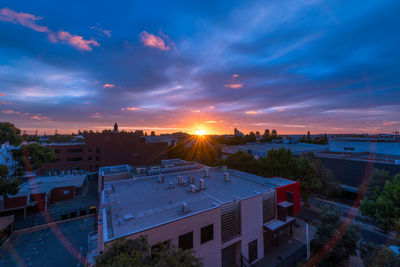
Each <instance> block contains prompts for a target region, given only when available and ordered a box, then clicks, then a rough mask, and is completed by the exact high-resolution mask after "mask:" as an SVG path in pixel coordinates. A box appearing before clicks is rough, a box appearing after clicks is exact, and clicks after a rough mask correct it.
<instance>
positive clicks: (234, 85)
mask: <svg viewBox="0 0 400 267" xmlns="http://www.w3.org/2000/svg"><path fill="white" fill-rule="evenodd" d="M225 87H227V88H231V89H239V88H242V87H243V84H242V83H231V84H225Z"/></svg>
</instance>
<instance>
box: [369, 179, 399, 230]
mask: <svg viewBox="0 0 400 267" xmlns="http://www.w3.org/2000/svg"><path fill="white" fill-rule="evenodd" d="M361 212H362V214H363V215H364V216H367V217H369V218H370V219H371V221H372V222H373V223H374V224H375V225H376V226H378V227H379V228H380V229H382V230H383V231H384V232H385V233H386V232H388V231H390V230H392V229H395V230H397V234H400V232H398V230H399V220H400V174H397V175H396V176H395V177H394V179H393V181H391V180H387V181H386V183H385V187H384V188H383V190H379V189H377V187H376V190H375V191H374V192H373V193H372V194H371V195H370V196H369V197H368V198H365V199H363V201H362V202H361Z"/></svg>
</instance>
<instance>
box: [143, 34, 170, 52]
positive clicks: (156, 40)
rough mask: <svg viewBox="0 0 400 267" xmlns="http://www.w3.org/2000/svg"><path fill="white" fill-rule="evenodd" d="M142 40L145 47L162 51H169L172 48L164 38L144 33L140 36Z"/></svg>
mask: <svg viewBox="0 0 400 267" xmlns="http://www.w3.org/2000/svg"><path fill="white" fill-rule="evenodd" d="M139 37H140V40H141V41H142V43H143V44H144V45H145V46H148V47H154V48H158V49H160V50H169V49H170V48H171V47H170V46H169V45H167V44H166V40H164V39H163V38H162V37H159V36H157V35H154V34H152V33H148V32H146V31H142V32H141V33H140V34H139Z"/></svg>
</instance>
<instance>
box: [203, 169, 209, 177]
mask: <svg viewBox="0 0 400 267" xmlns="http://www.w3.org/2000/svg"><path fill="white" fill-rule="evenodd" d="M204 177H207V178H208V177H210V170H209V169H204Z"/></svg>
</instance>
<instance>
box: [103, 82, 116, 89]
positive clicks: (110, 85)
mask: <svg viewBox="0 0 400 267" xmlns="http://www.w3.org/2000/svg"><path fill="white" fill-rule="evenodd" d="M103 87H104V88H114V87H115V84H112V83H106V84H104V85H103Z"/></svg>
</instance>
